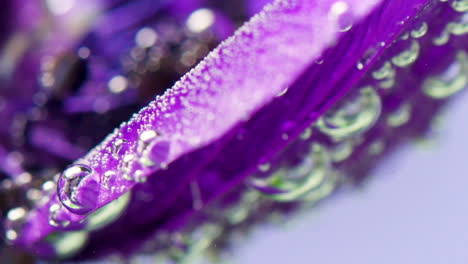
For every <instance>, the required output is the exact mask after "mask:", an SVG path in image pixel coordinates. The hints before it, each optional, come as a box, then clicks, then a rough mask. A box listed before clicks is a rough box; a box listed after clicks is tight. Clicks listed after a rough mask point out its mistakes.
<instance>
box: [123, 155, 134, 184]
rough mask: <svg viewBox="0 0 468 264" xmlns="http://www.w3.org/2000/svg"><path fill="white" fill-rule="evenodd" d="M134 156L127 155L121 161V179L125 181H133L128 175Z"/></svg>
mask: <svg viewBox="0 0 468 264" xmlns="http://www.w3.org/2000/svg"><path fill="white" fill-rule="evenodd" d="M135 158H136V156H135V155H134V154H127V155H125V156H124V157H123V159H122V177H123V178H124V179H125V180H127V181H133V180H134V178H133V177H132V176H131V175H130V173H131V171H132V165H133V162H134V160H135Z"/></svg>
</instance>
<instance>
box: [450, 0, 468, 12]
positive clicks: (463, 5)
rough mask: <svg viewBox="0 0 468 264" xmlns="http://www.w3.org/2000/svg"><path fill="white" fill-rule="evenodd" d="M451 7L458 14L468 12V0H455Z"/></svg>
mask: <svg viewBox="0 0 468 264" xmlns="http://www.w3.org/2000/svg"><path fill="white" fill-rule="evenodd" d="M451 5H452V7H453V9H455V11H457V12H466V11H468V0H453V1H452V4H451Z"/></svg>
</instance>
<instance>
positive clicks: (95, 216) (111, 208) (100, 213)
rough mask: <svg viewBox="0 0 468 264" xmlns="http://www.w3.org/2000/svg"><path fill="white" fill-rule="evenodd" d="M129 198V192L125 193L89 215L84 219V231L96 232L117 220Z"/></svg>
mask: <svg viewBox="0 0 468 264" xmlns="http://www.w3.org/2000/svg"><path fill="white" fill-rule="evenodd" d="M130 197H131V195H130V192H127V193H125V194H124V195H122V196H120V197H119V198H117V199H116V200H114V201H112V202H110V203H109V204H106V205H104V206H103V207H101V208H99V209H98V210H96V211H95V212H93V213H92V214H90V215H89V216H88V217H87V218H86V219H87V223H86V230H88V231H94V230H98V229H101V228H103V227H105V226H107V225H109V224H110V223H112V222H114V221H115V220H117V219H118V218H119V217H120V216H121V215H122V213H123V212H124V211H125V208H127V206H128V203H129V202H130Z"/></svg>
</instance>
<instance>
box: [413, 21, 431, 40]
mask: <svg viewBox="0 0 468 264" xmlns="http://www.w3.org/2000/svg"><path fill="white" fill-rule="evenodd" d="M428 29H429V27H428V26H427V23H426V22H422V23H421V25H420V26H419V28H416V29H413V30H412V31H411V37H413V38H422V37H424V35H426V33H427V30H428Z"/></svg>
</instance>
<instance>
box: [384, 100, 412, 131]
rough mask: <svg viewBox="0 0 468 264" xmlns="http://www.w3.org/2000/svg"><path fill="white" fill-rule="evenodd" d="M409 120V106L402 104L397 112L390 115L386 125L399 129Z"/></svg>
mask: <svg viewBox="0 0 468 264" xmlns="http://www.w3.org/2000/svg"><path fill="white" fill-rule="evenodd" d="M410 118H411V105H410V104H402V105H401V106H400V107H398V109H397V110H395V111H393V112H392V113H390V114H389V115H388V117H387V124H388V125H389V126H391V127H399V126H402V125H404V124H406V123H408V121H409V120H410Z"/></svg>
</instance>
